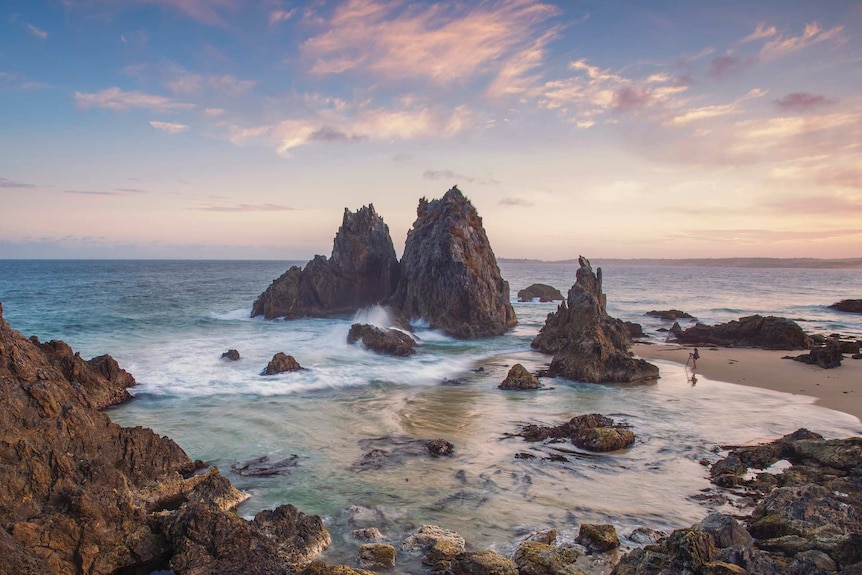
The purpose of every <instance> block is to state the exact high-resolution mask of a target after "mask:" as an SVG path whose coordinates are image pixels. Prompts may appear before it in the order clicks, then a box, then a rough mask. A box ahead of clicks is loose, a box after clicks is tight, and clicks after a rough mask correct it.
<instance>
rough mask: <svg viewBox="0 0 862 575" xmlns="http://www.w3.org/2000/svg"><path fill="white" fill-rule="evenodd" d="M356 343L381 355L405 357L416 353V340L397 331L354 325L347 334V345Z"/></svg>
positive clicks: (366, 325)
mask: <svg viewBox="0 0 862 575" xmlns="http://www.w3.org/2000/svg"><path fill="white" fill-rule="evenodd" d="M357 341H362V345H364V346H365V347H366V348H368V349H370V350H371V351H373V352H376V353H379V354H383V355H392V356H396V357H407V356H411V355H413V354H414V353H416V340H414V339H413V338H412V337H410V336H409V335H407V334H406V333H404V332H403V331H400V330H397V329H392V328H387V329H383V328H379V327H377V326H373V325H368V324H364V323H363V324H360V323H354V324H353V325H351V326H350V331H349V332H348V334H347V343H349V344H354V343H356V342H357Z"/></svg>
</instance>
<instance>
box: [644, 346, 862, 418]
mask: <svg viewBox="0 0 862 575" xmlns="http://www.w3.org/2000/svg"><path fill="white" fill-rule="evenodd" d="M692 349H693V348H691V347H681V346H679V345H676V344H644V343H638V344H635V345H634V346H632V351H633V352H634V354H635V355H637V356H639V357H642V358H644V359H646V360H650V359H663V360H668V361H673V362H677V363H680V364H685V363H686V361H687V360H688V356H689V353H690V352H691V350H692ZM698 349H699V352H700V359H698V360H697V369H696V373H698V374H701V375H703V376H705V377H708V378H710V379H715V380H718V381H726V382H729V383H737V384H740V385H749V386H752V387H760V388H763V389H771V390H774V391H783V392H785V393H794V394H800V395H807V396H811V397H816V398H817V401H816V403H817V404H818V405H822V406H824V407H828V408H829V409H834V410H836V411H842V412H844V413H849V414H850V415H853V416H855V417H856V418H857V419H860V420H862V360H854V359H851V358H850V357H848V356H846V355H845V356H844V361H843V362H842V364H841V367H837V368H835V369H823V368H821V367H818V366H815V365H806V364H804V363H801V362H798V361H791V360H789V359H782V357H784V356H786V355H798V354H800V353H803V352H800V351H795V352H789V351H770V350H764V349H745V348H733V349H731V348H717V347H701V348H698Z"/></svg>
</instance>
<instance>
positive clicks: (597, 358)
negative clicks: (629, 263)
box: [530, 256, 659, 383]
mask: <svg viewBox="0 0 862 575" xmlns="http://www.w3.org/2000/svg"><path fill="white" fill-rule="evenodd" d="M579 263H580V267H579V268H578V271H577V273H576V281H575V284H574V285H573V286H572V288H571V289H570V290H569V295H568V298H567V299H566V300H564V301H563V303H562V304H560V307H559V308H558V309H557V311H556V312H555V313H552V314H549V315H548V318H547V320H546V321H545V325H544V326H543V327H542V329H541V330H540V331H539V333H538V335H537V336H536V337H535V339H533V341H532V343H531V344H530V345H531V346H532V347H533V348H535V349H538V350H539V351H542V352H544V353H549V354H553V355H554V357H553V359H552V360H551V364H550V366H549V367H548V375H552V376H560V377H564V378H566V379H572V380H575V381H584V382H588V383H613V382H636V381H647V380H654V379H657V378H658V376H659V370H658V368H657V367H656V366H654V365H652V364H651V363H648V362H646V361H644V360H642V359H635V358H634V357H632V355H631V353H630V352H629V351H628V346H629V345H631V343H632V340H631V336H630V335H629V330H628V328H627V327H626V325H625V324H624V323H623V322H622V321H621V320H619V319H616V318H613V317H611V316H609V315H608V313H607V311H606V304H607V302H606V297H605V294H604V292H602V270H601V268H598V270H597V271H596V272H595V273H594V272H593V268H592V266H591V265H590V262H589V260H587V259H586V258H585V257H583V256H581V257H580V258H579Z"/></svg>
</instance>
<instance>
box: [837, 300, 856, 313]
mask: <svg viewBox="0 0 862 575" xmlns="http://www.w3.org/2000/svg"><path fill="white" fill-rule="evenodd" d="M829 307H831V308H832V309H835V310H838V311H846V312H848V313H862V299H843V300H841V301H839V302H837V303H833V304H832V305H830V306H829Z"/></svg>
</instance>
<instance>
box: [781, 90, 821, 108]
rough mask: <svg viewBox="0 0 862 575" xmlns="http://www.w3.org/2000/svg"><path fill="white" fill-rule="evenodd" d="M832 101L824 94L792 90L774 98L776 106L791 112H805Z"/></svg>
mask: <svg viewBox="0 0 862 575" xmlns="http://www.w3.org/2000/svg"><path fill="white" fill-rule="evenodd" d="M834 103H835V102H834V101H833V100H830V99H828V98H827V97H826V96H821V95H820V94H810V93H808V92H793V93H792V94H787V95H786V96H784V97H783V98H779V99H778V100H775V105H776V106H778V108H780V109H781V110H789V111H792V112H805V111H808V110H813V109H816V108H821V107H823V106H828V105H830V104H834Z"/></svg>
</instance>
